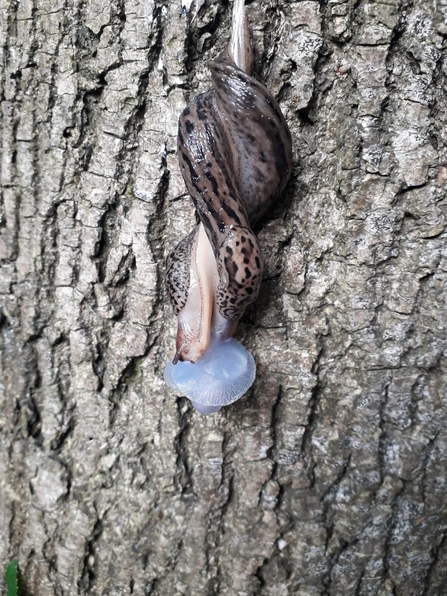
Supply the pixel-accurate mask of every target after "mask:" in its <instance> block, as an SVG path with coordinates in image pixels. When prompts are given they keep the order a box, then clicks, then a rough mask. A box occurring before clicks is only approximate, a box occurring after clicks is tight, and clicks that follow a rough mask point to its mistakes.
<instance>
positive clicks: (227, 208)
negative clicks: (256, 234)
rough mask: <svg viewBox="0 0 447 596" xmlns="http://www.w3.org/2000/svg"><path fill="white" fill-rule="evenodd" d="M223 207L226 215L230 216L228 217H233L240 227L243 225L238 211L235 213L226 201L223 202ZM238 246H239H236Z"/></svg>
mask: <svg viewBox="0 0 447 596" xmlns="http://www.w3.org/2000/svg"><path fill="white" fill-rule="evenodd" d="M221 206H222V209H223V210H224V211H225V213H226V214H227V215H228V217H231V219H232V220H233V221H234V222H235V223H236V224H237V225H239V226H241V225H242V222H241V220H240V218H239V216H238V214H237V213H236V211H234V209H232V208H231V207H230V206H229V205H228V204H227V203H226V202H225V201H222V202H221ZM236 246H237V244H236Z"/></svg>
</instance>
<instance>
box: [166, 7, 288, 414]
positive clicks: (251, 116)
mask: <svg viewBox="0 0 447 596" xmlns="http://www.w3.org/2000/svg"><path fill="white" fill-rule="evenodd" d="M254 64H255V51H254V47H253V40H252V35H251V29H250V26H249V23H248V19H247V17H246V14H245V7H244V0H235V2H234V7H233V25H232V36H231V40H230V43H229V45H228V48H227V49H226V50H225V51H224V52H223V53H222V54H221V55H220V56H219V57H218V58H217V59H216V60H213V61H210V62H209V63H208V66H209V69H210V71H211V81H212V87H211V88H210V89H209V90H208V91H207V92H206V93H202V94H200V95H198V96H197V97H195V99H194V100H193V101H192V102H191V103H190V104H189V105H188V106H187V107H186V108H185V109H184V110H183V112H182V114H181V115H180V118H179V127H178V147H177V148H178V158H179V163H180V168H181V171H182V174H183V178H184V180H185V183H186V186H187V189H188V191H189V193H190V195H191V198H192V200H193V202H194V206H195V208H196V210H197V213H198V215H199V217H200V224H199V225H198V226H197V227H196V228H195V229H194V230H193V231H192V232H191V233H190V234H189V235H188V236H187V237H186V238H184V239H183V240H182V241H181V242H180V243H179V244H178V245H177V246H176V247H175V249H174V250H173V251H172V252H171V254H170V255H169V257H168V259H167V274H166V285H167V289H168V293H169V295H170V299H171V303H172V306H173V309H174V312H175V314H176V316H177V317H178V331H177V342H176V349H177V351H176V354H175V357H174V360H173V361H172V362H170V363H168V365H167V366H166V368H165V373H164V378H165V380H166V382H167V384H168V385H170V386H171V387H172V388H173V389H175V390H177V391H178V392H180V393H182V394H183V395H186V397H188V398H189V399H191V401H192V403H193V405H194V407H195V408H196V409H198V410H199V411H201V412H202V413H211V412H215V411H217V410H219V409H220V408H221V407H222V405H227V404H229V403H232V402H233V401H236V400H237V399H239V397H241V396H242V395H243V394H244V393H245V392H246V391H247V389H248V388H249V387H250V386H251V384H252V383H253V381H254V378H255V370H256V367H255V363H254V360H253V357H252V356H251V354H250V353H249V352H247V350H245V348H243V347H242V346H241V345H240V344H239V343H238V342H236V341H235V340H234V339H233V338H232V335H233V333H234V331H235V330H236V327H237V323H238V321H239V319H240V318H241V316H242V315H243V313H244V311H245V309H246V308H247V306H248V305H249V304H251V303H252V302H253V301H254V300H256V298H257V296H258V293H259V289H260V284H261V279H262V268H263V259H262V255H261V251H260V248H259V244H258V241H257V238H256V236H255V234H254V233H253V231H252V227H253V226H254V225H255V224H256V222H257V221H258V220H259V219H260V217H261V216H262V215H263V214H264V213H265V212H266V210H267V209H268V208H269V207H270V206H271V204H272V203H273V201H274V200H275V199H276V197H278V195H279V194H280V193H281V192H282V191H283V189H284V187H285V185H286V184H287V181H288V179H289V176H290V172H291V167H292V142H291V136H290V131H289V129H288V127H287V124H286V121H285V119H284V116H283V114H282V113H281V109H280V107H279V105H278V103H277V101H276V100H275V98H274V97H273V96H272V95H271V93H270V92H269V91H268V89H267V88H266V87H264V85H262V84H261V83H259V82H258V81H256V80H255V79H254V78H252V77H251V73H252V70H253V67H254Z"/></svg>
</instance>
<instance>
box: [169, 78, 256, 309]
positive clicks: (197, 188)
mask: <svg viewBox="0 0 447 596" xmlns="http://www.w3.org/2000/svg"><path fill="white" fill-rule="evenodd" d="M216 109H217V107H216V104H215V93H214V90H212V89H211V90H210V91H208V92H207V93H204V94H202V95H199V96H198V97H196V98H195V100H194V101H193V102H192V103H191V104H190V105H189V106H188V107H187V108H186V109H185V110H184V111H183V113H182V115H181V116H180V121H179V133H178V155H179V161H180V167H181V169H182V173H183V177H184V179H185V182H186V185H187V187H188V190H189V193H190V194H191V197H192V199H193V201H194V205H195V207H196V209H197V212H198V213H199V216H200V219H201V221H202V223H203V225H204V227H205V231H206V234H207V236H208V239H209V241H210V243H211V246H212V247H213V252H214V256H215V258H216V262H217V268H218V274H219V284H218V288H217V294H216V304H217V307H218V310H219V312H220V314H221V315H222V316H223V317H224V318H225V319H236V320H237V319H239V318H240V317H241V316H242V314H243V312H244V310H245V308H246V307H247V306H248V304H250V303H251V302H253V301H254V300H255V299H256V297H257V295H258V293H259V288H260V284H261V276H262V257H261V253H260V250H259V247H258V242H257V239H256V236H255V235H254V234H253V232H252V231H251V228H250V223H249V219H248V215H247V211H246V208H245V205H244V202H243V201H242V200H240V198H239V197H240V195H241V190H240V185H239V181H238V179H237V177H236V176H235V172H234V168H233V167H232V161H233V159H232V155H231V153H230V152H229V150H228V144H229V143H228V139H227V138H226V133H225V131H224V130H223V127H222V126H220V124H219V118H220V116H218V115H217V113H216Z"/></svg>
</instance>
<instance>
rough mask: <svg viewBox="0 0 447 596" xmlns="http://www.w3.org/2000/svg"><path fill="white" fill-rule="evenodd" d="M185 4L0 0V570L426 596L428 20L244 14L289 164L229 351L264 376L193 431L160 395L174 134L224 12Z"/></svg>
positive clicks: (169, 584) (430, 509) (432, 514)
mask: <svg viewBox="0 0 447 596" xmlns="http://www.w3.org/2000/svg"><path fill="white" fill-rule="evenodd" d="M183 2H184V6H183V8H182V5H181V1H180V0H175V1H174V0H165V1H163V2H162V1H160V0H144V1H142V0H140V1H137V0H85V1H84V0H82V1H81V0H79V1H77V0H75V1H74V2H68V1H64V0H51V2H50V1H48V2H33V0H21V1H20V2H18V1H17V0H10V1H9V2H7V1H6V0H2V10H1V19H2V20H1V38H2V40H3V46H2V57H1V65H2V66H1V68H2V71H1V72H2V75H1V76H2V97H1V103H2V111H1V117H2V124H1V128H2V163H1V182H2V202H1V205H0V209H1V211H0V215H1V223H0V226H1V228H0V232H1V237H0V258H1V274H0V302H1V318H0V322H1V331H2V334H1V339H0V341H1V379H0V431H1V435H0V438H1V442H0V450H1V451H0V568H1V573H2V576H3V574H4V569H5V568H6V565H7V563H8V562H9V561H10V560H12V559H13V558H15V557H18V559H19V565H20V568H21V570H22V573H23V576H24V580H25V584H26V587H27V593H28V594H31V595H33V596H44V595H45V596H48V595H49V594H55V595H61V596H62V595H64V596H65V595H78V594H92V595H98V596H99V595H101V596H106V595H109V596H121V595H123V594H137V595H145V594H151V595H156V596H162V595H163V596H173V595H176V596H177V595H188V596H195V595H197V596H198V595H205V594H206V595H208V596H211V595H214V594H219V595H223V596H234V595H236V594H237V595H240V596H249V595H256V596H286V595H299V596H317V595H318V596H320V595H321V596H323V595H327V596H329V595H333V596H351V595H352V596H354V595H357V596H372V595H374V596H391V595H397V596H442V595H443V594H446V593H447V588H446V585H447V540H446V535H447V521H446V509H447V505H446V503H447V499H446V496H447V489H446V477H447V470H446V459H447V425H446V420H447V418H446V414H447V412H446V410H447V392H446V389H447V387H446V379H447V373H446V359H445V355H446V327H447V309H446V302H445V285H444V284H445V283H446V272H447V248H446V231H445V210H446V202H447V201H446V186H447V149H446V148H447V132H446V131H447V110H446V104H447V100H446V98H447V84H446V78H447V59H446V51H445V48H446V38H447V26H446V24H445V22H446V19H447V5H446V3H445V1H444V2H440V1H438V2H436V1H435V0H414V1H405V0H382V1H377V2H376V1H373V0H357V1H356V2H354V0H348V1H346V2H343V1H342V0H340V1H338V0H329V1H327V0H326V1H322V2H317V1H314V0H304V1H295V2H285V1H283V2H278V1H276V0H272V1H267V0H254V1H253V2H252V3H251V5H250V19H251V22H252V24H253V29H254V35H255V39H256V44H257V46H258V48H259V52H260V58H261V59H260V62H259V64H260V66H259V67H258V70H257V77H258V78H259V79H260V80H261V81H262V82H264V83H265V84H266V85H267V86H268V87H269V88H270V89H271V90H272V92H273V94H274V95H275V96H276V97H277V98H278V100H279V101H280V104H281V107H282V109H283V111H284V114H285V117H286V119H287V122H288V124H289V126H290V129H291V132H292V137H293V144H294V170H293V174H292V179H291V181H290V183H289V185H288V187H287V189H286V191H285V193H284V194H283V197H282V198H281V199H280V201H279V202H278V204H277V205H276V206H275V208H274V209H273V211H272V212H271V214H270V215H269V219H267V220H266V221H264V222H263V223H262V224H261V226H260V228H259V230H258V236H259V239H260V243H261V247H263V252H264V255H265V261H266V267H265V275H264V281H263V285H262V290H261V296H260V298H259V300H258V301H257V302H256V303H255V304H254V306H253V307H251V308H250V310H249V312H247V314H246V316H245V317H244V319H243V321H242V323H241V325H240V326H239V330H238V332H237V337H238V338H239V339H241V340H242V341H243V343H244V344H245V345H246V346H247V348H248V349H250V350H251V351H252V353H253V355H254V357H255V360H256V362H257V367H258V374H257V379H256V381H255V384H254V386H253V388H252V390H251V391H250V392H249V394H248V395H247V396H246V397H245V398H243V399H242V400H240V401H239V402H237V403H236V404H234V405H232V406H230V407H228V408H225V409H223V410H222V411H221V412H220V413H218V414H216V415H213V416H210V417H204V416H202V415H200V414H198V413H196V412H195V411H194V410H192V408H191V406H190V405H189V402H188V400H186V399H185V398H182V397H179V396H175V395H173V393H172V392H171V391H170V390H169V389H168V388H167V387H166V386H165V385H164V383H163V380H162V371H163V367H164V365H165V363H166V362H167V360H168V359H169V358H172V356H173V354H174V337H175V328H176V321H175V318H174V316H173V314H172V311H171V307H170V304H169V301H168V298H167V295H166V292H165V289H164V268H165V258H166V256H167V254H168V252H169V251H170V250H171V249H172V247H173V246H174V245H175V244H176V243H177V242H178V241H179V240H180V239H181V238H182V237H184V236H185V235H186V234H187V233H188V232H189V231H190V230H191V229H192V228H193V226H194V225H195V214H194V209H193V207H192V205H191V202H190V199H189V198H188V196H187V194H186V189H185V186H184V183H183V180H182V177H181V174H180V171H179V167H178V164H177V158H176V135H177V118H178V115H179V113H180V112H181V110H182V109H183V107H184V106H185V105H186V103H187V102H188V101H189V100H191V99H192V98H193V97H194V96H195V95H196V94H197V93H198V92H201V91H204V90H206V89H207V88H208V86H209V84H210V81H209V74H208V70H207V67H206V61H207V60H208V59H210V58H213V57H216V56H217V54H218V53H219V52H220V51H221V50H222V49H223V48H224V47H225V45H226V43H227V41H228V39H229V31H230V25H231V23H230V19H231V5H230V4H228V2H223V3H222V4H219V3H216V2H213V1H211V0H196V2H194V3H192V4H191V0H183ZM0 581H1V582H3V578H2V579H1V580H0ZM1 590H3V592H5V585H4V583H0V591H1Z"/></svg>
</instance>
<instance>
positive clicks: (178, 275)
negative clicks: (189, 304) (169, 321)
mask: <svg viewBox="0 0 447 596" xmlns="http://www.w3.org/2000/svg"><path fill="white" fill-rule="evenodd" d="M197 231H198V228H194V230H193V231H192V232H191V233H190V234H188V236H186V238H183V240H181V241H180V242H179V243H178V244H177V246H176V247H175V248H174V250H173V251H172V252H171V253H170V254H169V256H168V258H167V261H166V288H167V290H168V294H169V298H170V300H171V305H172V308H173V309H174V313H175V315H176V316H177V317H178V315H179V314H180V313H181V311H182V309H183V308H184V306H185V304H186V300H187V298H188V288H189V279H190V274H189V263H190V261H191V253H192V250H193V245H194V242H195V240H196V236H197Z"/></svg>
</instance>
